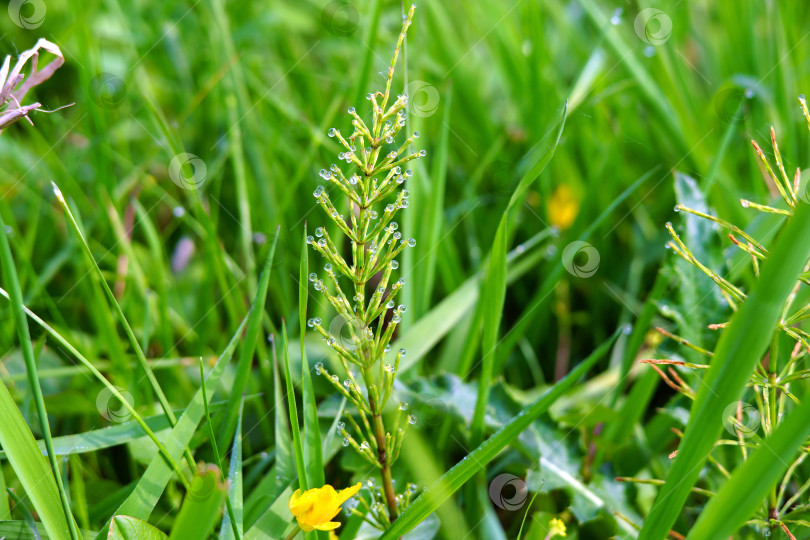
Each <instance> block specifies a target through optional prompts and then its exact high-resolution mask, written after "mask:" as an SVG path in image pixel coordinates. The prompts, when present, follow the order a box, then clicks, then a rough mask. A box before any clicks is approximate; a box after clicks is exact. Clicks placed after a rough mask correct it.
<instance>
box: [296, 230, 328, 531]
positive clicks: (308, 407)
mask: <svg viewBox="0 0 810 540" xmlns="http://www.w3.org/2000/svg"><path fill="white" fill-rule="evenodd" d="M306 237H307V229H306V226H305V227H304V236H303V238H302V240H301V246H302V247H301V266H300V273H299V280H298V320H299V325H300V336H301V392H302V393H301V400H302V407H303V415H304V441H303V442H304V460H305V464H306V471H307V485H309V486H313V487H314V486H322V485H323V484H324V483H325V479H324V473H323V449H322V446H321V427H320V425H319V424H318V407H317V405H316V403H315V391H314V390H313V389H312V374H311V373H310V371H309V362H308V361H307V354H306V350H305V348H304V338H305V337H306V334H307V332H306V317H307V296H308V288H307V284H308V283H309V281H307V274H308V272H309V259H308V254H307V252H308V249H307V243H306ZM319 535H320V534H319Z"/></svg>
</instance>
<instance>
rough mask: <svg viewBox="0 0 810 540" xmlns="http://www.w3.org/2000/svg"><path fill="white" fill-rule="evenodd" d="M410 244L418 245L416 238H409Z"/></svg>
mask: <svg viewBox="0 0 810 540" xmlns="http://www.w3.org/2000/svg"><path fill="white" fill-rule="evenodd" d="M408 245H409V246H411V247H413V246H415V245H416V238H410V239H408Z"/></svg>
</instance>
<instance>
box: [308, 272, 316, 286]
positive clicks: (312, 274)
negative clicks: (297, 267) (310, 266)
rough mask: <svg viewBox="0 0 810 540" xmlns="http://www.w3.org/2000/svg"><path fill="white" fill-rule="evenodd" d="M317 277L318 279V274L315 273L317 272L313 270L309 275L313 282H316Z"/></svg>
mask: <svg viewBox="0 0 810 540" xmlns="http://www.w3.org/2000/svg"><path fill="white" fill-rule="evenodd" d="M316 279H318V276H317V274H315V272H312V273H311V274H310V275H309V280H310V281H311V282H313V283H315V280H316Z"/></svg>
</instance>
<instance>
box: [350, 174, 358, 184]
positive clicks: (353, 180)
mask: <svg viewBox="0 0 810 540" xmlns="http://www.w3.org/2000/svg"><path fill="white" fill-rule="evenodd" d="M357 179H358V176H357V175H356V174H353V175H351V177H350V178H349V183H350V184H351V185H353V186H354V185H356V184H357Z"/></svg>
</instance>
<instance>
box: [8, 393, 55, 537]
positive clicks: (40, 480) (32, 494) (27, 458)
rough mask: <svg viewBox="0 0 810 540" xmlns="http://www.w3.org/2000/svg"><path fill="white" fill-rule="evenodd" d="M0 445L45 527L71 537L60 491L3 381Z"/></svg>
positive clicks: (51, 532) (53, 534) (53, 532)
mask: <svg viewBox="0 0 810 540" xmlns="http://www.w3.org/2000/svg"><path fill="white" fill-rule="evenodd" d="M0 418H2V419H3V421H2V422H0V446H2V447H3V448H4V449H5V451H6V455H7V456H8V460H9V462H10V463H11V467H12V469H14V473H15V474H16V475H17V478H18V479H19V481H20V483H21V484H22V486H23V489H25V493H26V494H27V495H28V498H29V499H31V503H32V504H33V505H34V509H36V511H37V513H38V514H39V517H40V519H41V520H42V523H43V525H44V526H45V530H46V531H48V534H49V535H52V536H53V537H54V538H66V537H69V536H70V533H69V527H68V524H67V520H66V517H65V512H64V510H63V508H62V501H61V500H60V498H59V490H58V488H57V487H56V481H55V480H54V478H53V473H52V472H51V470H50V468H49V466H48V462H47V461H46V460H45V458H44V457H43V456H42V454H41V453H40V452H39V447H38V446H37V442H36V441H35V440H34V435H33V434H32V433H31V430H30V429H28V426H27V425H26V424H25V419H24V418H23V416H22V414H20V411H19V409H17V405H16V404H15V403H14V399H13V398H12V397H11V394H9V392H8V389H7V388H6V386H5V384H3V383H2V382H0Z"/></svg>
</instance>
